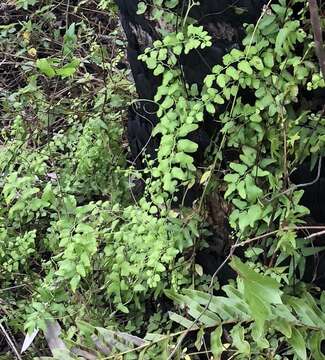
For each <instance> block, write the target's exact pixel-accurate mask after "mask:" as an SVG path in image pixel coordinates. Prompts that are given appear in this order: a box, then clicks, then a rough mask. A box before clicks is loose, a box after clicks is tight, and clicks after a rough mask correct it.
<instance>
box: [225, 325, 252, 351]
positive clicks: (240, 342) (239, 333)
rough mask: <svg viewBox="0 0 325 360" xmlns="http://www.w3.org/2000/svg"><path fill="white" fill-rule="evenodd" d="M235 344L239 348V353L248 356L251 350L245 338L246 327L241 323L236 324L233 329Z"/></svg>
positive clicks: (232, 334)
mask: <svg viewBox="0 0 325 360" xmlns="http://www.w3.org/2000/svg"><path fill="white" fill-rule="evenodd" d="M230 335H231V337H232V341H233V345H234V346H235V347H236V348H237V349H238V351H237V353H239V354H242V355H246V356H248V355H249V354H250V352H251V349H250V345H249V343H248V342H247V341H246V340H245V329H244V328H243V327H242V326H241V325H240V324H238V325H235V326H234V327H233V328H232V329H231V331H230Z"/></svg>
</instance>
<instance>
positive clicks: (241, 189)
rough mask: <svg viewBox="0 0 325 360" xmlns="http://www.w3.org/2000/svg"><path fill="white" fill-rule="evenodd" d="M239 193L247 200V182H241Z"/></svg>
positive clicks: (238, 187)
mask: <svg viewBox="0 0 325 360" xmlns="http://www.w3.org/2000/svg"><path fill="white" fill-rule="evenodd" d="M237 191H238V194H239V196H240V197H241V198H242V199H246V189H245V182H244V181H243V180H242V181H239V183H238V184H237Z"/></svg>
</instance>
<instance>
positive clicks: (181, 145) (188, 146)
mask: <svg viewBox="0 0 325 360" xmlns="http://www.w3.org/2000/svg"><path fill="white" fill-rule="evenodd" d="M197 149H198V145H197V144H196V143H195V142H193V141H191V140H188V139H182V140H179V141H178V142H177V150H178V151H180V152H185V153H194V152H196V151H197Z"/></svg>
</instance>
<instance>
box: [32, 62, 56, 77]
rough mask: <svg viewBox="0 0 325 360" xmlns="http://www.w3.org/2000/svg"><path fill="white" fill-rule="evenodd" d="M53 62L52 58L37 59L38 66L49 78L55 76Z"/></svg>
mask: <svg viewBox="0 0 325 360" xmlns="http://www.w3.org/2000/svg"><path fill="white" fill-rule="evenodd" d="M52 63H53V62H52V60H50V59H38V60H37V61H36V66H37V68H38V69H39V70H40V72H41V73H43V74H44V75H46V76H47V77H49V78H52V77H54V76H55V70H54V68H53V67H52Z"/></svg>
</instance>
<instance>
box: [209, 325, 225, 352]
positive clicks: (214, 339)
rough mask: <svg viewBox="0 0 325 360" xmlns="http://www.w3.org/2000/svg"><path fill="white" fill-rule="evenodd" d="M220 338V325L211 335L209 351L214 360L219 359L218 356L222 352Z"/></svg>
mask: <svg viewBox="0 0 325 360" xmlns="http://www.w3.org/2000/svg"><path fill="white" fill-rule="evenodd" d="M221 336H222V326H221V325H220V326H218V327H217V328H216V329H215V330H214V331H213V332H212V333H211V351H212V355H213V358H214V359H220V356H221V354H222V353H223V351H224V347H223V344H222V341H221Z"/></svg>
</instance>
